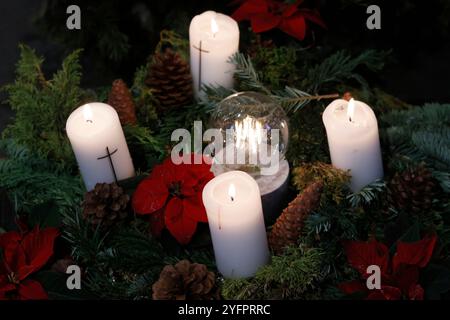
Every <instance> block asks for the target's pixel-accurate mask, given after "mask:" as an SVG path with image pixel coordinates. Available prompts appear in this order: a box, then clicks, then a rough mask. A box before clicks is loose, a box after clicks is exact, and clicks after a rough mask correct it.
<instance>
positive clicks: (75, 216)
mask: <svg viewBox="0 0 450 320" xmlns="http://www.w3.org/2000/svg"><path fill="white" fill-rule="evenodd" d="M63 218H64V219H63V224H64V229H63V231H64V232H63V238H64V239H66V240H67V241H68V242H69V244H70V247H71V248H72V257H73V258H74V259H75V260H76V261H77V262H79V263H82V264H86V265H93V264H95V262H96V261H97V258H98V257H99V255H100V252H101V251H102V249H103V247H104V243H105V239H106V237H107V234H106V235H105V234H102V233H101V232H100V229H99V228H97V229H95V230H93V228H92V226H91V225H90V224H89V223H88V222H87V221H86V220H85V219H83V217H82V216H81V211H80V209H79V207H78V208H77V209H76V210H75V212H67V213H65V214H64V216H63Z"/></svg>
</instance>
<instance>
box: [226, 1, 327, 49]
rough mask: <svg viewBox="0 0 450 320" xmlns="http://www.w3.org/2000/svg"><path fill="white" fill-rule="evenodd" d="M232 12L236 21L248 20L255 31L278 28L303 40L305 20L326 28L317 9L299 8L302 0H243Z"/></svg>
mask: <svg viewBox="0 0 450 320" xmlns="http://www.w3.org/2000/svg"><path fill="white" fill-rule="evenodd" d="M237 2H238V3H241V5H240V7H239V8H238V9H237V10H236V11H235V12H234V13H233V15H232V17H233V18H234V19H235V20H236V21H238V22H239V21H242V20H250V23H251V26H252V29H253V31H254V32H256V33H260V32H264V31H268V30H271V29H274V28H279V29H280V30H282V31H284V32H285V33H287V34H289V35H290V36H292V37H294V38H297V39H299V40H303V39H304V38H305V35H306V21H307V20H308V21H311V22H313V23H315V24H317V25H319V26H321V27H323V28H326V26H325V23H324V22H323V20H322V18H321V17H320V14H319V12H318V11H317V10H312V9H307V8H299V6H300V4H302V2H303V0H297V1H295V2H294V3H292V4H289V3H286V2H283V1H279V0H243V1H237Z"/></svg>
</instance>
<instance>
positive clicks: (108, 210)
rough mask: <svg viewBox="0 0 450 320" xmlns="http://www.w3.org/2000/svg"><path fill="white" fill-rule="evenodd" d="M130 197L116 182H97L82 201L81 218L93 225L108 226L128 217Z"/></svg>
mask: <svg viewBox="0 0 450 320" xmlns="http://www.w3.org/2000/svg"><path fill="white" fill-rule="evenodd" d="M129 202H130V197H129V196H128V195H127V194H126V193H125V192H124V190H123V189H122V188H121V187H119V186H118V185H117V183H111V184H108V183H97V184H96V186H95V188H94V190H92V191H90V192H87V193H86V194H85V196H84V201H83V205H82V206H83V218H84V219H86V220H87V221H88V222H89V223H90V224H92V225H93V226H97V225H99V224H100V225H101V226H102V227H104V228H109V227H111V226H113V225H115V224H116V223H119V222H121V221H123V220H125V219H126V218H127V217H128V210H127V209H128V203H129Z"/></svg>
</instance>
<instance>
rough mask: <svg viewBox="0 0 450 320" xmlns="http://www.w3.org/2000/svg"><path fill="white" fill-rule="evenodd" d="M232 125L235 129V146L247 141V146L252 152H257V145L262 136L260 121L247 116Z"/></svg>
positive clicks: (259, 143) (238, 146)
mask: <svg viewBox="0 0 450 320" xmlns="http://www.w3.org/2000/svg"><path fill="white" fill-rule="evenodd" d="M234 126H235V130H236V147H237V148H240V147H241V146H242V145H243V146H245V143H247V147H248V148H250V150H251V151H252V152H257V148H258V145H261V142H262V137H263V127H262V124H261V122H260V121H258V120H255V119H253V118H251V117H249V116H247V117H245V119H244V120H242V121H235V123H234Z"/></svg>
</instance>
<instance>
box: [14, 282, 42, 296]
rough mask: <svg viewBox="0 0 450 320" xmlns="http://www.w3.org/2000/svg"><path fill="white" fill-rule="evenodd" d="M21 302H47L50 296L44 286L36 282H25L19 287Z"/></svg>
mask: <svg viewBox="0 0 450 320" xmlns="http://www.w3.org/2000/svg"><path fill="white" fill-rule="evenodd" d="M18 293H19V299H20V300H47V299H48V295H47V292H45V290H44V288H43V287H42V285H41V284H40V283H39V282H37V281H34V280H25V281H23V282H22V283H21V284H19V286H18Z"/></svg>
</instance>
